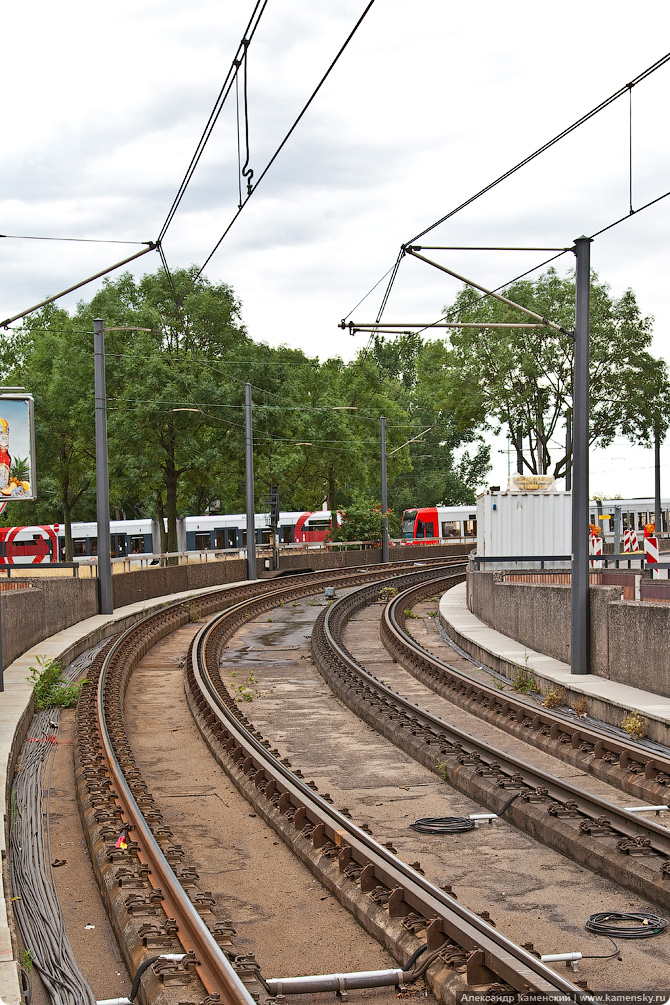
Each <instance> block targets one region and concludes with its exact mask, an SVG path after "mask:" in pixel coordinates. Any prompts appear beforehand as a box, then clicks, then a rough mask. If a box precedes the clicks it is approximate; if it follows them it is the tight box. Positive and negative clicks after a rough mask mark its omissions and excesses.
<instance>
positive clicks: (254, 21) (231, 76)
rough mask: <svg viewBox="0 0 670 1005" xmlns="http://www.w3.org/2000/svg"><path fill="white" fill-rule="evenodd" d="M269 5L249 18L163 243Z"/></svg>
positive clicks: (262, 3) (260, 2) (262, 2)
mask: <svg viewBox="0 0 670 1005" xmlns="http://www.w3.org/2000/svg"><path fill="white" fill-rule="evenodd" d="M267 4H268V0H257V3H256V6H255V7H254V9H253V11H252V13H251V17H250V18H249V22H248V24H247V27H246V28H245V31H244V35H243V37H242V41H241V42H240V43H239V45H238V47H237V50H236V52H235V58H234V59H233V61H232V63H231V65H230V68H229V69H228V72H227V74H226V78H225V80H224V82H223V85H222V87H221V90H220V91H219V94H218V96H217V99H216V101H215V102H214V107H213V108H212V111H211V112H210V115H209V118H208V119H207V122H206V124H205V128H204V129H203V131H202V135H201V136H200V139H199V140H198V143H197V145H196V148H195V152H194V154H193V156H192V158H191V161H190V163H189V165H188V167H187V169H186V173H185V175H184V177H183V178H182V181H181V184H180V185H179V188H178V190H177V194H176V196H175V197H174V199H173V201H172V205H171V206H170V209H169V211H168V214H167V216H166V218H165V222H164V223H163V226H162V227H161V229H160V233H159V235H158V241H162V240H163V238H164V237H165V234H166V233H167V230H168V227H169V226H170V224H171V223H172V220H173V219H174V216H175V213H176V212H177V210H178V209H179V204H180V203H181V201H182V199H183V198H184V194H185V192H186V189H187V188H188V186H189V183H190V181H191V179H192V177H193V175H194V173H195V169H196V168H197V166H198V164H199V162H200V158H201V157H202V155H203V153H204V150H205V147H206V146H207V142H208V140H209V138H210V136H211V135H212V132H213V130H214V126H215V125H216V123H217V120H218V118H219V115H220V114H221V110H222V108H223V106H224V104H225V101H226V98H227V97H228V95H229V93H230V90H231V87H232V85H233V82H234V81H235V79H236V78H237V71H238V69H239V65H240V50H242V55H244V52H245V49H246V47H247V46H248V44H249V42H251V40H252V38H253V37H254V35H255V33H256V29H257V28H258V25H259V23H260V20H261V18H262V16H263V13H264V11H265V8H266V7H267ZM259 8H260V10H259Z"/></svg>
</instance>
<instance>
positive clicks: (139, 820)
mask: <svg viewBox="0 0 670 1005" xmlns="http://www.w3.org/2000/svg"><path fill="white" fill-rule="evenodd" d="M136 634H137V626H135V625H133V626H132V627H131V628H129V629H127V630H126V631H125V632H124V633H123V634H122V635H121V636H120V637H119V639H118V640H117V641H116V643H115V644H114V645H113V646H112V648H111V649H110V651H109V653H108V655H107V657H106V659H105V661H104V663H103V667H102V670H101V673H100V677H99V679H98V688H97V709H98V727H99V731H100V739H101V742H102V747H103V754H104V756H105V760H106V762H107V768H108V770H109V773H110V775H111V777H112V781H113V784H114V787H115V791H116V798H117V800H118V802H119V803H120V805H121V809H122V811H123V814H124V816H125V817H126V819H127V821H128V823H130V824H132V827H133V829H134V832H135V834H136V835H137V838H138V842H139V845H140V861H142V860H144V861H145V862H147V863H148V865H149V868H150V873H149V879H150V882H151V885H152V886H153V887H154V888H156V887H158V888H159V889H160V890H161V891H162V893H163V905H164V907H165V909H166V911H167V912H168V917H174V918H177V919H178V921H179V927H178V931H177V936H178V938H179V941H180V942H181V944H182V945H183V947H184V950H185V951H186V952H194V953H195V954H196V956H197V959H198V963H199V968H198V976H199V977H200V979H201V980H202V983H203V984H204V986H205V988H206V990H207V991H208V992H209V993H210V994H213V993H216V992H218V993H219V994H220V995H221V996H222V997H221V1000H222V1001H223V1002H224V1003H226V1005H253V1002H254V999H253V998H252V997H251V995H250V994H249V992H248V991H247V989H246V987H245V985H244V984H243V983H242V981H241V980H240V978H239V977H238V975H237V974H236V973H235V970H234V969H233V967H232V966H231V964H230V962H229V961H228V958H227V956H226V955H225V953H223V952H222V950H221V949H220V948H219V945H218V943H217V942H216V941H215V939H214V937H213V936H212V933H211V932H210V930H209V929H208V927H207V925H206V924H205V922H204V921H203V920H202V918H201V917H200V915H199V914H198V912H197V910H196V908H195V907H194V905H193V904H192V903H191V901H190V899H189V898H188V896H187V894H186V892H185V891H184V888H183V887H182V885H181V883H180V882H179V880H178V879H177V877H176V875H175V873H174V871H173V869H172V867H171V866H170V864H169V863H168V861H167V859H166V857H165V855H164V854H163V851H162V849H161V847H160V845H159V844H158V841H157V840H156V838H155V837H154V835H153V834H152V832H151V828H150V827H149V824H148V823H147V821H146V819H145V817H144V814H143V813H142V811H141V809H140V808H139V806H138V805H137V802H136V800H135V797H134V796H133V794H132V792H131V790H130V787H129V785H128V783H127V781H126V779H125V776H124V773H123V771H122V769H121V766H120V764H119V762H118V760H117V757H116V753H115V751H114V746H113V744H112V741H111V737H110V735H109V728H108V724H107V716H106V714H105V704H106V702H105V698H106V694H105V692H106V690H107V686H108V673H109V669H110V666H111V663H112V662H113V661H114V659H115V658H116V657H117V656H118V655H119V654H120V653H121V652H122V651H123V649H124V647H125V644H126V643H127V641H128V639H129V637H132V636H133V635H136Z"/></svg>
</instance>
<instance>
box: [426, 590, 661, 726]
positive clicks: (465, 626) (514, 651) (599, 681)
mask: <svg viewBox="0 0 670 1005" xmlns="http://www.w3.org/2000/svg"><path fill="white" fill-rule="evenodd" d="M440 620H441V621H442V624H443V625H444V627H445V628H446V630H447V631H449V629H450V628H451V629H453V631H455V632H456V633H457V635H462V636H463V637H464V638H465V639H468V640H469V641H470V642H472V643H474V644H476V645H477V646H479V647H480V648H481V649H482V650H483V652H484V654H486V653H489V654H491V655H492V656H496V657H498V658H500V659H503V660H505V661H506V662H507V663H509V664H510V665H511V666H512V667H513V668H517V667H518V668H520V669H522V670H532V671H533V672H534V673H535V674H536V675H537V676H538V677H541V678H544V679H545V680H547V681H551V682H552V683H554V684H557V685H559V686H560V687H565V688H569V689H570V690H571V691H573V692H577V693H579V694H583V695H585V697H587V698H591V699H595V700H597V701H600V702H603V703H605V704H607V705H609V706H611V707H613V708H614V709H616V710H618V714H619V715H622V714H623V713H625V712H629V711H631V709H636V710H637V711H638V712H641V713H642V715H644V717H645V718H646V719H649V720H651V721H654V722H657V723H659V724H661V725H663V726H665V727H670V698H665V697H663V696H662V695H658V694H652V693H651V692H649V691H643V690H641V689H640V688H637V687H630V686H629V685H628V684H617V683H616V682H615V681H612V680H606V679H605V678H604V677H597V676H596V675H595V674H583V675H581V674H580V675H577V674H575V675H573V674H571V673H570V665H569V663H562V662H561V661H560V660H556V659H554V658H553V657H551V656H545V655H544V654H543V653H538V652H535V650H533V649H528V648H526V647H525V646H523V645H522V644H521V643H520V642H516V641H515V640H514V639H510V638H508V636H506V635H503V634H501V632H497V631H496V630H495V629H494V628H489V626H488V625H486V624H485V623H484V622H483V621H480V620H479V618H478V617H476V616H475V615H474V614H473V613H472V612H471V611H469V610H468V607H467V603H466V599H465V583H460V584H459V585H458V586H455V587H454V588H453V589H451V590H449V591H448V592H447V593H445V594H444V596H443V597H442V599H441V600H440ZM456 640H457V636H456ZM485 661H486V656H485V655H483V656H482V662H485ZM617 725H618V723H617Z"/></svg>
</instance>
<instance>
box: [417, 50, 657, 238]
mask: <svg viewBox="0 0 670 1005" xmlns="http://www.w3.org/2000/svg"><path fill="white" fill-rule="evenodd" d="M669 60H670V52H668V53H666V54H665V56H661V58H660V59H658V60H656V62H655V63H652V64H651V66H648V67H647V69H646V70H643V71H642V73H639V74H638V75H637V77H634V78H633V79H632V80H631V81H629V83H627V84H624V85H623V87H620V88H619V89H618V90H617V91H615V92H614V93H613V94H610V96H609V97H608V98H605V100H604V101H601V102H600V103H599V104H598V105H596V106H595V107H594V108H592V109H591V110H590V111H589V112H586V114H585V115H582V116H581V118H579V119H577V120H576V121H575V122H573V123H572V125H570V126H568V127H567V128H566V129H563V130H561V132H560V133H557V135H556V136H554V137H553V138H552V139H550V140H548V141H547V142H546V143H543V144H542V146H541V147H538V148H537V150H535V151H533V153H532V154H529V155H528V156H527V157H524V159H523V160H521V161H519V163H518V164H515V165H514V167H511V168H509V169H508V170H507V171H505V172H504V173H503V174H501V175H500V177H498V178H496V179H495V180H494V181H492V182H489V184H488V185H486V186H485V187H484V188H482V189H480V191H479V192H476V193H475V194H474V195H472V196H470V198H469V199H466V200H465V202H462V203H461V204H460V206H457V207H456V208H455V209H452V210H450V212H448V213H446V214H445V215H444V216H442V217H440V219H439V220H436V221H435V223H431V225H430V226H429V227H426V228H425V229H424V230H422V231H421V232H420V233H419V234H416V236H415V237H413V238H412V239H411V240H409V241H406V242H405V246H406V245H408V244H414V243H415V241H418V240H419V238H421V237H423V236H424V235H425V234H428V233H430V231H431V230H434V229H435V228H436V227H439V226H440V224H441V223H444V222H445V221H446V220H449V219H451V217H452V216H455V215H456V214H457V213H460V211H461V210H462V209H465V207H466V206H470V205H471V204H472V203H473V202H475V201H476V200H477V199H479V198H480V197H481V196H482V195H485V194H486V193H487V192H490V191H491V189H493V188H495V187H496V185H499V184H500V183H501V182H503V181H505V180H506V179H507V178H510V177H511V176H512V175H513V174H515V173H516V172H517V171H519V170H520V169H521V168H522V167H525V166H526V164H530V162H531V161H533V160H535V158H536V157H539V156H540V154H543V153H545V152H546V151H547V150H549V149H551V147H553V146H555V144H556V143H559V142H560V140H562V139H564V138H565V137H566V136H569V135H570V133H573V132H574V131H575V130H576V129H578V128H579V127H580V126H582V125H584V123H585V122H588V121H589V120H590V119H592V118H593V117H594V116H595V115H598V114H599V112H602V111H604V109H605V108H608V107H609V106H610V105H611V104H613V102H615V101H617V100H618V99H619V98H620V97H621V96H622V95H624V94H627V93H628V91H629V90H632V89H633V87H635V85H636V84H639V83H641V81H643V80H645V79H646V78H647V77H649V76H651V74H652V73H655V72H656V71H657V70H660V68H661V67H662V66H664V65H665V64H666V63H667V62H668V61H669Z"/></svg>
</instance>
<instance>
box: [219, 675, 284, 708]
mask: <svg viewBox="0 0 670 1005" xmlns="http://www.w3.org/2000/svg"><path fill="white" fill-rule="evenodd" d="M229 676H230V677H231V678H233V680H232V681H231V683H230V689H231V691H232V692H233V695H234V697H235V701H240V702H242V701H254V699H255V698H262V697H263V696H264V694H273V693H274V688H271V689H270V690H269V691H265V692H264V691H261V689H260V688H259V686H258V681H257V680H256V677H255V675H254V672H253V670H248V671H247V675H246V677H245V679H244V681H243V682H242V683H241V684H238V683H237V681H235V680H234V678H235V677H237V671H236V670H231V671H230V674H229Z"/></svg>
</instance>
